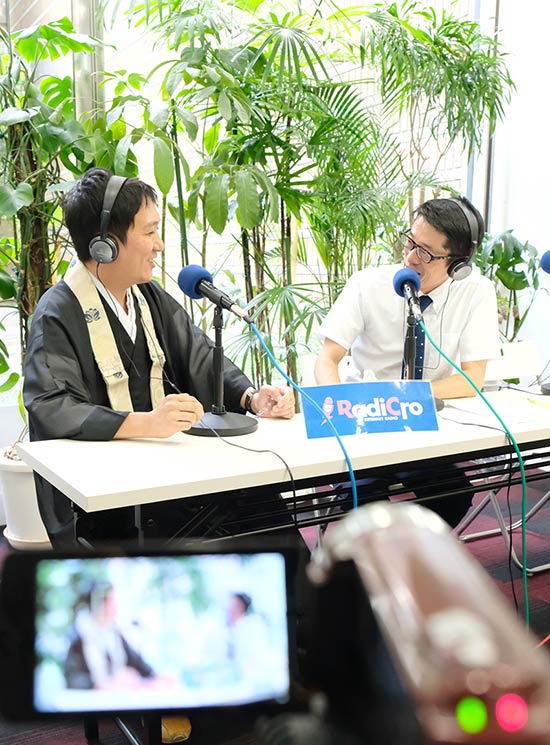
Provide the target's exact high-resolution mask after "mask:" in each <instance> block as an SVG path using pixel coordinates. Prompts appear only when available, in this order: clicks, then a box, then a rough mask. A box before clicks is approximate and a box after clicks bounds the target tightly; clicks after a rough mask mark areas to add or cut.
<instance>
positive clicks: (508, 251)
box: [474, 229, 539, 342]
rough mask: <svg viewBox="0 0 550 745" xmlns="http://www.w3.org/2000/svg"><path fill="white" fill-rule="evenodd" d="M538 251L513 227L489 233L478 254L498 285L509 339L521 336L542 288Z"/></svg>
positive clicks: (502, 324) (476, 258)
mask: <svg viewBox="0 0 550 745" xmlns="http://www.w3.org/2000/svg"><path fill="white" fill-rule="evenodd" d="M538 254H539V252H538V250H537V249H536V248H535V246H533V245H532V244H531V243H529V241H525V242H524V243H522V242H521V241H520V240H519V239H518V238H516V236H515V235H514V234H513V230H511V229H510V230H505V231H503V232H502V233H498V234H496V235H486V236H485V238H484V240H483V242H482V244H481V246H480V247H479V249H478V251H476V253H475V255H474V263H475V264H476V266H478V267H479V269H480V271H481V273H482V274H483V275H485V276H486V277H489V279H490V280H492V282H493V283H494V285H495V289H496V293H497V303H498V312H499V320H500V329H501V334H502V337H503V339H504V340H505V341H507V342H513V341H516V340H517V339H518V335H519V333H520V331H521V327H522V326H523V324H524V322H525V319H526V318H527V315H528V313H529V310H530V309H531V306H532V305H533V302H534V300H535V296H536V293H537V291H538V289H539V259H538ZM520 298H521V302H520Z"/></svg>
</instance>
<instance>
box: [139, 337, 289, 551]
mask: <svg viewBox="0 0 550 745" xmlns="http://www.w3.org/2000/svg"><path fill="white" fill-rule="evenodd" d="M141 326H142V328H143V329H144V331H145V333H146V335H147V336H148V337H149V339H150V340H151V342H152V344H153V347H154V348H155V349H157V342H156V339H154V337H153V336H152V335H151V334H150V333H149V331H148V329H147V328H146V326H145V324H143V323H142V324H141ZM157 354H158V350H157ZM130 361H131V362H132V360H130ZM140 377H141V376H140ZM162 380H163V382H166V383H167V384H168V385H169V386H170V388H172V390H173V391H175V392H176V393H180V394H181V393H182V391H181V390H180V389H179V388H178V386H177V385H176V384H175V383H174V382H173V381H172V380H170V378H169V377H168V375H167V373H166V370H165V368H164V366H163V367H162ZM207 426H208V425H207ZM208 429H209V430H211V431H212V432H213V433H214V434H215V435H216V437H217V438H218V439H219V440H221V441H222V442H225V444H226V445H232V446H233V447H236V448H240V449H241V450H247V451H248V452H250V453H271V454H272V455H274V456H275V457H277V458H279V460H280V461H281V462H282V464H283V465H284V467H285V468H286V470H287V473H288V477H289V480H290V486H291V491H292V502H293V505H294V511H293V515H292V518H293V522H294V527H295V528H296V529H298V517H297V504H298V502H297V495H296V482H295V480H294V474H293V473H292V470H291V468H290V466H289V465H288V463H287V462H286V460H285V459H284V458H283V457H282V455H280V453H277V452H276V451H275V450H271V449H269V448H267V449H262V450H258V449H256V448H251V447H247V446H245V445H239V443H237V442H232V441H231V440H228V439H227V438H225V437H223V436H222V435H220V433H219V432H216V430H215V429H214V428H213V427H208ZM184 527H185V526H182V527H181V528H180V529H179V530H178V531H177V532H176V533H174V534H173V535H172V537H171V538H169V539H168V541H167V543H170V542H171V541H173V540H175V539H176V538H177V537H178V535H179V534H180V533H181V531H182V530H183V529H184Z"/></svg>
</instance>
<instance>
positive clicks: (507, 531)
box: [458, 490, 550, 574]
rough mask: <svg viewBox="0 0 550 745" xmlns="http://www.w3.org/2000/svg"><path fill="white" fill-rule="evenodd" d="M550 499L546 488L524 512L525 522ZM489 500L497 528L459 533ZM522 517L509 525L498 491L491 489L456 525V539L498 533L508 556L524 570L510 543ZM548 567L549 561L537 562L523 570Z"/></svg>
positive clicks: (546, 569)
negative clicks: (459, 523)
mask: <svg viewBox="0 0 550 745" xmlns="http://www.w3.org/2000/svg"><path fill="white" fill-rule="evenodd" d="M549 499H550V490H548V491H547V492H546V493H545V494H544V495H543V496H542V497H541V498H540V499H539V500H538V501H537V502H536V503H535V504H534V505H533V506H532V507H531V509H530V510H529V511H528V512H526V514H525V523H527V521H528V520H530V519H531V518H532V517H533V516H534V515H536V514H537V512H538V511H539V510H540V509H541V508H542V507H543V506H544V505H545V504H546V503H547V502H548V500H549ZM489 502H491V504H492V506H493V509H494V511H495V518H496V520H497V522H498V525H499V527H498V528H491V529H490V530H482V531H479V532H477V533H468V534H467V535H461V534H460V533H461V532H462V531H463V530H464V529H465V528H467V527H468V525H470V523H471V522H472V520H474V518H475V517H477V515H478V514H479V513H480V512H481V510H482V509H484V508H485V507H486V506H487V504H488V503H489ZM523 522H524V521H523V518H520V519H519V520H516V521H515V522H513V523H512V524H510V525H507V524H506V521H505V519H504V515H503V514H502V510H501V508H500V504H499V501H498V493H497V492H495V491H494V490H491V491H490V492H488V493H487V494H486V495H485V497H484V498H483V499H482V501H481V502H480V503H479V504H478V506H477V507H476V508H475V509H474V510H473V511H472V512H471V514H469V515H467V516H466V518H465V519H464V520H463V522H462V523H461V525H459V526H458V530H459V534H458V539H459V540H460V541H462V542H463V543H467V542H468V541H475V540H478V539H479V538H487V537H489V536H495V535H498V534H499V533H500V534H501V535H502V537H503V539H504V543H505V544H506V549H507V550H508V551H509V552H510V557H511V559H512V561H513V562H514V564H515V565H516V566H517V567H518V569H520V570H521V571H523V570H524V566H523V562H522V561H521V560H520V559H519V557H518V555H517V553H516V550H515V548H514V546H513V543H512V538H511V534H512V533H513V531H514V530H517V528H519V527H521V526H522V525H523ZM549 569H550V563H547V564H538V565H537V566H534V567H527V566H526V567H525V571H526V572H527V574H538V573H540V572H546V571H548V570H549Z"/></svg>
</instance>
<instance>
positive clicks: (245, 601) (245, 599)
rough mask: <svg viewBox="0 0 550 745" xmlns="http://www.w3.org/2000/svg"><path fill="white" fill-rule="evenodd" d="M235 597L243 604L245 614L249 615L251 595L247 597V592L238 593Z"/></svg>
mask: <svg viewBox="0 0 550 745" xmlns="http://www.w3.org/2000/svg"><path fill="white" fill-rule="evenodd" d="M234 596H235V597H236V598H238V599H239V600H240V601H241V603H242V604H243V607H244V612H245V613H248V611H249V609H250V606H251V605H252V598H251V597H250V595H247V593H246V592H236V593H235V595H234Z"/></svg>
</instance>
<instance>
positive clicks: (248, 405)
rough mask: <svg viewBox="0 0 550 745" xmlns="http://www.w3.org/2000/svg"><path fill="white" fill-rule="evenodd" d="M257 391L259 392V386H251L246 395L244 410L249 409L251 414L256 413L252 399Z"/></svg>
mask: <svg viewBox="0 0 550 745" xmlns="http://www.w3.org/2000/svg"><path fill="white" fill-rule="evenodd" d="M256 393H258V389H257V388H250V389H249V390H248V391H247V394H246V396H245V397H244V410H245V411H248V412H249V413H250V414H253V413H254V412H253V411H252V399H253V398H254V396H255V395H256Z"/></svg>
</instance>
